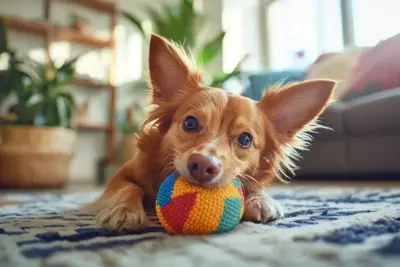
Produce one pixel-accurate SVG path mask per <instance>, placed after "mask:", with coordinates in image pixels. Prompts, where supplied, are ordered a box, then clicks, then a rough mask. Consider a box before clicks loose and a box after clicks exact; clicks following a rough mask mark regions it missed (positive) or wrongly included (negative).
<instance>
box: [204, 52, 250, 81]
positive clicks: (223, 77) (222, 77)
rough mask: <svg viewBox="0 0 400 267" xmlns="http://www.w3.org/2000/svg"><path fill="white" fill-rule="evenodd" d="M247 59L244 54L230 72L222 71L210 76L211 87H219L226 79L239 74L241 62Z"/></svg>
mask: <svg viewBox="0 0 400 267" xmlns="http://www.w3.org/2000/svg"><path fill="white" fill-rule="evenodd" d="M248 57H249V55H248V54H246V55H245V56H244V57H243V58H242V59H241V60H239V62H238V63H237V64H236V66H235V68H234V69H233V70H232V71H231V72H228V73H226V72H223V71H217V72H214V73H213V74H212V76H213V78H212V82H211V86H213V87H217V86H221V85H222V84H223V83H224V82H225V81H227V80H228V79H230V78H232V77H235V76H237V75H239V74H240V73H241V68H242V64H243V62H244V61H245V60H246V59H247V58H248Z"/></svg>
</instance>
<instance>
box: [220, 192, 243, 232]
mask: <svg viewBox="0 0 400 267" xmlns="http://www.w3.org/2000/svg"><path fill="white" fill-rule="evenodd" d="M241 207H242V200H241V199H240V198H237V197H228V198H225V199H224V211H223V213H222V216H221V219H220V220H219V224H218V228H217V230H215V232H214V233H223V232H226V231H229V230H232V229H233V228H234V227H235V226H236V225H237V224H238V223H239V222H240V212H238V210H240V209H241Z"/></svg>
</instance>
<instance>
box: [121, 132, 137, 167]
mask: <svg viewBox="0 0 400 267" xmlns="http://www.w3.org/2000/svg"><path fill="white" fill-rule="evenodd" d="M136 145H137V138H136V134H126V135H124V136H123V138H122V161H123V162H127V161H129V160H131V159H133V157H134V156H135V155H136V152H137V147H136Z"/></svg>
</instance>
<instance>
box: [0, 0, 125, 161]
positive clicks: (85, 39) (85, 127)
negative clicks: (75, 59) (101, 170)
mask: <svg viewBox="0 0 400 267" xmlns="http://www.w3.org/2000/svg"><path fill="white" fill-rule="evenodd" d="M55 2H64V3H70V4H76V5H79V6H83V7H86V8H90V9H93V10H97V11H101V12H104V13H106V14H109V16H110V31H111V37H110V38H102V37H97V36H92V35H90V34H87V33H80V32H78V31H75V30H73V29H70V28H67V27H60V26H57V25H54V24H52V22H51V21H50V14H51V10H52V8H53V7H54V4H55ZM43 9H44V10H43V11H44V18H43V20H42V21H32V20H26V19H24V18H20V17H12V16H7V15H5V14H0V16H2V17H3V18H5V20H6V22H7V27H8V28H9V29H11V30H16V31H21V32H24V33H27V34H33V35H38V36H41V37H43V38H44V42H45V51H46V60H47V61H48V60H49V59H50V46H51V44H52V42H55V41H61V40H62V41H69V42H72V43H75V44H80V45H86V46H91V47H93V48H109V50H110V53H111V64H110V78H109V83H107V84H103V83H101V82H97V81H92V80H90V79H76V80H75V81H74V84H75V85H77V86H80V87H84V88H88V89H93V90H107V91H108V92H109V103H108V105H109V118H108V123H107V124H105V125H91V124H80V125H79V126H78V130H79V131H89V132H104V133H106V135H107V163H108V164H110V163H113V162H114V161H115V155H114V153H115V152H114V150H115V129H114V124H115V94H116V88H115V82H116V81H115V69H116V51H115V50H116V47H115V39H116V38H115V27H116V24H117V16H118V14H117V7H116V4H115V2H114V1H110V0H108V1H107V0H44V5H43Z"/></svg>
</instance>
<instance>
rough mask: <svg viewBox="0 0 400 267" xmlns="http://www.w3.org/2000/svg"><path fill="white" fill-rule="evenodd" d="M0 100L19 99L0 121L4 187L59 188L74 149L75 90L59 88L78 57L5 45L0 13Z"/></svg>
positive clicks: (1, 185) (68, 79) (0, 164)
mask: <svg viewBox="0 0 400 267" xmlns="http://www.w3.org/2000/svg"><path fill="white" fill-rule="evenodd" d="M0 55H1V56H6V57H8V64H7V66H6V67H5V68H4V69H2V70H0V105H2V104H3V105H4V104H5V102H7V100H9V99H10V97H12V96H13V97H14V99H15V104H14V105H13V106H12V108H11V109H10V112H9V113H8V114H6V116H5V118H4V119H3V120H2V122H1V124H0V188H4V187H12V188H33V187H61V186H64V185H65V184H66V182H67V178H68V169H69V164H70V160H71V158H72V156H73V153H74V147H75V139H76V137H75V131H74V130H73V129H72V128H73V122H72V118H73V115H74V112H75V108H76V107H75V103H74V99H73V97H72V95H71V94H70V93H68V92H64V91H62V90H61V87H62V86H63V85H67V84H69V83H70V82H71V81H72V79H73V77H74V74H75V62H76V60H77V58H74V59H72V60H68V61H66V62H64V63H63V64H62V65H61V66H58V67H57V66H55V64H54V63H53V62H51V63H50V64H46V65H45V64H41V63H38V62H35V61H33V60H31V59H28V58H24V57H21V56H19V55H18V54H17V53H16V52H15V51H13V50H11V49H10V48H9V47H8V44H7V38H6V30H5V23H4V20H2V19H1V18H0Z"/></svg>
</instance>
